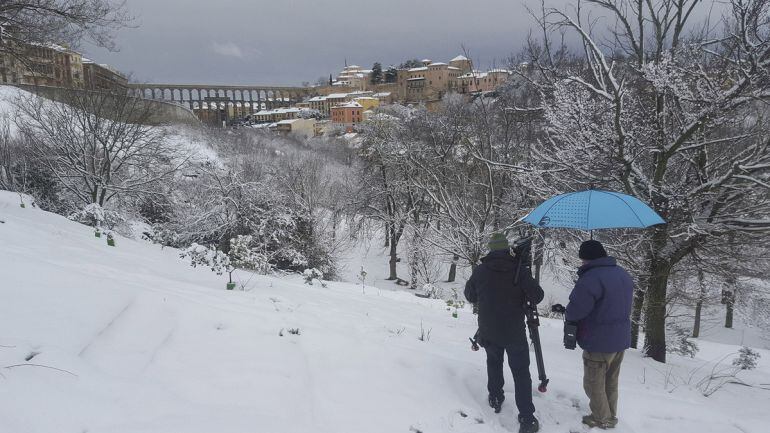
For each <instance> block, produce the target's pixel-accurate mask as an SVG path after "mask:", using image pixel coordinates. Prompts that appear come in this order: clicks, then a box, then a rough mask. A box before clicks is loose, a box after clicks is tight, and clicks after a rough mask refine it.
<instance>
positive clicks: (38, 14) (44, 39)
mask: <svg viewBox="0 0 770 433" xmlns="http://www.w3.org/2000/svg"><path fill="white" fill-rule="evenodd" d="M124 5H125V2H124V1H111V0H0V53H6V54H10V55H13V56H16V57H17V58H19V59H20V60H22V61H25V60H26V59H27V58H28V56H29V51H28V47H29V45H30V44H48V43H68V44H70V45H77V43H78V42H80V41H81V40H83V39H85V40H88V41H89V42H92V43H94V44H96V45H97V46H101V47H105V48H108V49H114V47H115V45H114V41H113V32H114V31H115V30H117V29H120V28H122V27H125V26H126V25H128V24H129V23H130V21H131V19H130V17H129V16H128V15H127V13H126V11H125V7H124Z"/></svg>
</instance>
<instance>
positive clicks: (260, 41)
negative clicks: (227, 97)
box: [83, 0, 539, 84]
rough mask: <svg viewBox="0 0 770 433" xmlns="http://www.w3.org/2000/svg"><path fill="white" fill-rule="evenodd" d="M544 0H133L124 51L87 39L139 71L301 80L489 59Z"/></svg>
mask: <svg viewBox="0 0 770 433" xmlns="http://www.w3.org/2000/svg"><path fill="white" fill-rule="evenodd" d="M525 4H530V5H533V6H536V5H539V2H538V1H536V0H385V1H380V0H376V1H373V0H360V1H357V2H356V1H351V0H269V1H268V0H215V1H208V0H206V1H204V0H127V6H128V9H129V11H130V12H131V14H132V15H134V16H136V17H137V19H136V22H135V26H136V28H130V29H125V30H123V31H120V32H119V33H118V34H117V38H116V41H117V43H118V45H119V49H120V51H119V52H114V53H110V52H107V51H105V50H101V49H96V48H94V47H92V46H88V45H86V46H84V47H83V49H84V51H86V53H87V54H88V55H89V56H91V57H93V58H94V60H97V61H99V62H105V63H109V64H111V65H114V66H115V67H117V68H118V69H120V70H121V71H124V72H127V73H130V74H132V75H133V77H134V78H135V79H136V80H138V81H146V82H173V83H201V82H205V83H222V84H225V83H233V84H300V83H301V82H302V81H310V82H315V81H316V80H317V79H318V78H319V77H321V76H326V77H328V76H329V74H330V73H333V74H334V75H335V76H336V74H337V72H338V71H339V70H340V69H341V67H342V66H343V65H344V62H345V59H346V58H347V61H348V63H349V64H357V65H361V66H365V67H367V68H368V67H371V65H372V63H373V62H375V61H380V62H381V63H382V64H383V65H384V66H387V65H389V64H398V63H400V62H401V61H403V60H405V59H409V58H418V59H423V58H426V57H427V58H430V59H433V60H434V61H448V60H449V59H451V58H452V57H454V56H456V55H458V54H461V53H462V46H463V45H464V46H466V47H467V49H468V50H469V52H470V54H471V57H472V59H473V60H474V61H475V62H477V63H480V66H482V67H489V66H492V65H493V64H496V65H498V66H500V65H502V64H504V63H505V59H506V58H507V57H508V56H509V55H510V54H511V53H512V52H515V51H518V50H519V49H520V48H521V46H522V43H523V41H524V38H525V37H526V35H527V33H528V31H529V29H530V26H531V24H532V20H531V18H530V17H529V16H528V14H527V12H526V10H525V7H524V5H525Z"/></svg>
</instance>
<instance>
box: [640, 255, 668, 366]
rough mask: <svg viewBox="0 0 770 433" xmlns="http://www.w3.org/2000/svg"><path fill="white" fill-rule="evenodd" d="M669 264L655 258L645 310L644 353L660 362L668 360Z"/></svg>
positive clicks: (651, 269)
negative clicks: (667, 304)
mask: <svg viewBox="0 0 770 433" xmlns="http://www.w3.org/2000/svg"><path fill="white" fill-rule="evenodd" d="M668 276H669V264H668V263H667V262H666V261H665V260H661V259H658V258H653V260H652V263H651V265H650V280H649V283H648V288H647V294H646V296H647V308H645V310H644V329H645V334H644V354H645V355H647V356H649V357H650V358H652V359H654V360H656V361H658V362H666V294H667V293H666V290H667V288H668Z"/></svg>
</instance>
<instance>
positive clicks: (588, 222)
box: [523, 189, 665, 230]
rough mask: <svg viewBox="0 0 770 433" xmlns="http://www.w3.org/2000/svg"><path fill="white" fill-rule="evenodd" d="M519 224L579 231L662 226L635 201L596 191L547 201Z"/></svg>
mask: <svg viewBox="0 0 770 433" xmlns="http://www.w3.org/2000/svg"><path fill="white" fill-rule="evenodd" d="M523 220H524V221H526V222H528V223H530V224H532V225H533V226H536V227H542V228H549V227H550V228H555V227H564V228H572V229H580V230H597V229H615V228H644V227H649V226H654V225H656V224H665V221H664V220H663V218H661V217H660V215H658V214H657V213H655V211H654V210H652V209H650V207H649V206H647V205H646V204H644V203H643V202H642V201H640V200H639V199H637V198H635V197H632V196H630V195H626V194H620V193H617V192H612V191H602V190H596V189H589V190H587V191H579V192H570V193H567V194H561V195H557V196H555V197H551V198H549V199H548V200H546V201H545V202H544V203H543V204H541V205H540V206H538V207H536V208H535V209H534V210H533V211H532V212H530V213H529V215H527V216H526V217H524V219H523Z"/></svg>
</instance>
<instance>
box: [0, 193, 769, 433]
mask: <svg viewBox="0 0 770 433" xmlns="http://www.w3.org/2000/svg"><path fill="white" fill-rule="evenodd" d="M18 203H19V201H18V196H17V195H15V194H12V193H8V192H3V191H0V220H2V221H3V222H2V223H0V246H1V247H0V373H2V376H0V431H2V432H3V433H5V432H8V433H27V432H29V433H31V432H35V433H38V432H40V433H61V432H77V433H81V432H98V433H113V432H121V433H129V432H130V433H142V432H157V433H169V432H184V433H198V432H199V433H210V432H218V433H240V432H244V433H245V432H248V433H253V432H271V433H279V432H312V433H320V432H330V433H331V432H334V433H344V432H356V433H359V432H387V433H393V432H404V433H409V432H410V431H411V432H416V431H421V432H424V433H439V432H478V433H483V432H504V431H516V429H517V425H516V419H515V409H514V406H513V398H512V397H513V396H512V395H511V394H510V392H511V390H512V387H511V386H510V385H511V384H510V383H509V384H506V391H507V392H508V393H509V395H508V397H509V398H508V399H507V400H506V403H505V405H504V406H503V408H504V411H503V413H502V414H500V415H495V414H494V413H492V411H491V409H489V408H488V407H487V405H486V389H485V385H486V376H485V371H484V356H483V354H481V353H474V352H471V351H470V350H469V348H468V340H467V337H468V336H469V335H472V334H473V332H474V330H475V318H474V317H473V315H472V314H471V313H470V311H469V310H461V311H460V312H459V317H458V318H453V317H452V315H451V313H450V312H449V311H447V310H446V307H445V304H443V303H442V302H441V301H435V300H426V299H421V298H417V297H415V296H412V295H411V294H409V293H405V292H393V291H380V290H378V289H376V288H373V287H363V288H362V287H361V286H360V285H354V284H345V283H329V284H328V287H325V288H324V287H321V286H319V285H314V286H308V285H305V284H303V282H302V280H301V279H300V278H298V277H285V278H280V279H279V278H273V277H264V276H251V275H249V274H246V273H240V274H239V275H238V278H239V280H240V281H241V282H243V283H244V284H245V287H246V290H245V291H230V292H228V291H226V290H224V286H225V281H226V280H225V277H220V276H217V275H215V274H213V273H211V272H210V271H208V270H207V269H193V268H190V267H189V266H188V265H187V264H186V263H185V262H183V261H182V260H180V259H179V258H178V253H177V251H175V250H172V249H161V248H160V247H158V246H156V245H149V244H146V243H142V242H137V241H133V240H129V239H125V238H121V237H118V238H117V246H116V247H109V246H107V244H106V242H105V240H104V238H101V239H100V238H95V237H94V235H93V231H92V230H91V229H89V228H88V227H85V226H82V225H79V224H76V223H73V222H71V221H68V220H66V219H65V218H63V217H60V216H57V215H53V214H49V213H46V212H43V211H41V210H39V209H35V208H30V207H27V208H24V209H22V208H20V207H19V204H18ZM544 322H545V323H544V326H543V330H542V333H543V339H544V342H545V344H544V346H545V347H544V351H545V355H546V367H547V368H548V371H549V375H550V377H551V380H552V382H551V386H550V388H549V392H548V393H546V394H539V393H536V395H535V405H536V407H537V409H538V413H537V416H538V417H539V418H540V420H541V422H542V431H543V432H546V433H548V432H553V433H556V432H559V433H564V432H568V431H581V430H582V428H581V427H580V421H579V420H580V415H581V414H584V413H586V410H587V409H586V408H587V401H586V399H585V397H584V396H583V392H582V384H581V383H582V382H581V370H582V364H581V360H580V353H579V352H577V351H565V350H564V349H562V348H561V343H560V342H561V324H560V323H559V322H558V321H550V320H545V321H544ZM290 328H298V329H299V332H300V333H299V335H293V334H291V333H289V332H288V330H289V329H290ZM421 328H422V329H424V330H425V333H427V332H428V331H430V335H429V337H430V338H429V340H428V339H427V338H426V339H425V340H426V341H421V340H419V339H418V337H419V336H420V334H421ZM701 346H702V351H701V354H700V355H699V356H700V358H698V359H695V360H689V359H682V358H678V357H672V361H671V363H670V364H668V365H661V364H657V363H654V362H652V361H649V360H647V359H642V358H641V357H640V355H639V353H638V352H636V351H629V353H628V354H627V358H626V359H627V361H626V362H625V364H624V366H623V372H622V373H621V388H622V391H621V402H620V419H621V422H620V426H619V428H618V429H617V430H616V431H618V432H653V431H654V432H677V433H683V432H693V433H694V432H699V433H701V432H714V433H723V432H733V431H734V432H744V433H746V432H756V433H760V432H765V431H767V422H768V421H769V420H770V418H769V417H768V415H767V407H768V402H770V391H767V390H763V389H759V388H756V387H746V386H738V385H730V384H728V385H725V386H724V387H723V388H722V389H721V390H720V391H719V392H717V393H715V394H714V395H712V396H711V397H708V398H707V397H704V396H702V395H701V394H700V392H699V391H698V390H697V389H696V388H695V384H696V383H697V382H698V381H699V380H700V378H702V377H703V376H704V375H706V374H707V373H709V372H710V371H711V369H712V367H713V364H710V363H708V362H709V361H713V360H716V359H720V358H722V357H723V356H725V355H727V354H730V353H732V352H734V351H736V347H734V346H725V345H719V344H710V343H703V344H702V345H701ZM763 356H764V358H763V359H761V360H760V368H759V369H758V370H756V371H752V372H749V373H746V374H745V375H743V376H741V377H742V378H743V379H744V380H745V381H746V382H747V383H749V384H752V385H758V384H762V383H764V384H767V383H770V372H768V370H770V368H768V367H767V365H768V363H770V353H768V352H763ZM728 361H729V358H728ZM532 370H533V374H534V375H535V376H536V373H535V369H534V367H533V368H532ZM506 377H508V378H510V375H508V374H507V375H506ZM688 381H689V384H688ZM509 382H510V379H509Z"/></svg>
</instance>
